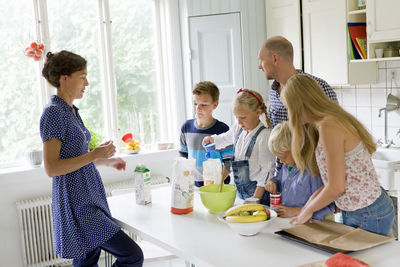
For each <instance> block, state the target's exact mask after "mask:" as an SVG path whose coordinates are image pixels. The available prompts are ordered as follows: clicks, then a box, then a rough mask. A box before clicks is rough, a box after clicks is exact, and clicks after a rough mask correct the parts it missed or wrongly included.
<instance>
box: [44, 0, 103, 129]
mask: <svg viewBox="0 0 400 267" xmlns="http://www.w3.org/2000/svg"><path fill="white" fill-rule="evenodd" d="M97 3H98V1H96V0H87V1H69V0H59V1H47V7H48V8H47V9H48V21H49V32H50V45H51V51H52V52H55V51H60V50H68V51H71V52H74V53H76V54H79V55H81V56H83V57H84V58H85V59H86V60H87V62H88V63H87V71H88V81H89V86H88V87H86V90H85V95H84V96H83V98H82V99H80V100H79V101H74V105H75V106H77V107H78V108H79V112H80V114H81V117H82V119H83V120H84V121H85V124H86V125H87V126H91V127H93V128H94V129H95V130H96V131H97V132H99V133H102V134H103V135H104V120H103V118H104V115H103V109H102V107H103V105H102V92H103V84H102V83H101V79H100V77H101V73H100V58H99V55H100V54H101V50H100V47H99V43H100V40H99V36H98V35H99V34H98V32H99V29H98V25H97V23H98V19H97V18H98V11H97Z"/></svg>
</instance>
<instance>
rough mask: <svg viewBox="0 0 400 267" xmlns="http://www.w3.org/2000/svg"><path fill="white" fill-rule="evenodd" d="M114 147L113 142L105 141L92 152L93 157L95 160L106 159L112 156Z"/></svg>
mask: <svg viewBox="0 0 400 267" xmlns="http://www.w3.org/2000/svg"><path fill="white" fill-rule="evenodd" d="M114 154H115V146H114V144H113V142H112V141H111V140H110V141H107V142H105V143H103V144H101V145H100V146H98V147H96V148H95V149H94V150H93V155H94V156H95V158H96V159H108V158H111V157H112V156H114Z"/></svg>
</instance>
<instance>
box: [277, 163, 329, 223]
mask: <svg viewBox="0 0 400 267" xmlns="http://www.w3.org/2000/svg"><path fill="white" fill-rule="evenodd" d="M288 167H289V166H288V165H286V164H283V165H282V168H281V169H280V171H279V172H278V174H277V175H276V176H275V177H273V178H271V180H270V181H272V182H274V183H275V184H276V190H277V191H278V192H281V205H282V206H286V207H295V208H302V207H304V205H305V204H306V202H307V201H308V199H309V198H310V197H311V195H312V194H313V193H314V192H315V191H317V190H318V189H319V188H320V187H321V186H322V180H321V177H320V176H316V177H312V176H311V174H310V173H309V172H307V171H304V173H303V176H300V170H299V169H297V167H296V166H293V168H292V169H291V170H290V171H289V169H288ZM334 209H335V208H334V205H333V203H331V204H329V205H328V206H326V207H325V208H323V209H320V210H319V211H316V212H314V214H313V217H312V218H313V219H314V220H323V219H324V216H325V215H327V214H329V213H331V212H333V211H334Z"/></svg>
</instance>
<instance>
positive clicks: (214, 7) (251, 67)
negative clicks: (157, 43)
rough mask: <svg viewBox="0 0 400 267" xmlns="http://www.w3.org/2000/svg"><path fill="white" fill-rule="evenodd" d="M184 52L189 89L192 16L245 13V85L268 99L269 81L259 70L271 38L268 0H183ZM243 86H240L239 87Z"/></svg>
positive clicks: (188, 107)
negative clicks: (262, 49) (262, 50)
mask: <svg viewBox="0 0 400 267" xmlns="http://www.w3.org/2000/svg"><path fill="white" fill-rule="evenodd" d="M179 5H180V17H181V32H182V40H183V41H182V42H183V45H182V47H183V50H184V51H183V55H184V71H185V91H186V92H188V91H189V89H188V88H191V87H192V85H191V81H190V77H191V74H190V60H189V50H188V48H189V43H188V40H189V39H188V35H187V34H188V18H189V17H191V16H205V15H216V14H223V13H232V12H239V13H240V15H241V30H242V52H243V76H244V77H243V78H244V79H243V81H244V87H245V88H248V89H253V90H257V91H259V92H260V93H261V95H262V96H263V98H264V100H267V99H268V81H267V80H266V79H265V76H264V73H263V72H262V71H260V70H258V65H259V62H258V50H259V49H260V47H261V45H262V43H263V42H264V41H265V40H266V39H267V34H266V25H265V2H264V0H201V1H199V0H179ZM238 89H239V88H238ZM186 101H187V103H186V109H187V111H188V112H187V115H188V116H191V112H190V111H191V109H192V108H191V104H192V103H191V95H190V94H187V96H186Z"/></svg>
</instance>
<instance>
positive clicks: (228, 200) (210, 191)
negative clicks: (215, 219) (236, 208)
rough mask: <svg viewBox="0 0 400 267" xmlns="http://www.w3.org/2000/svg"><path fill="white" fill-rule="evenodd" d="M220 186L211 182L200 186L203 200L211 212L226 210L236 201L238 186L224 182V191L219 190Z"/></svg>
mask: <svg viewBox="0 0 400 267" xmlns="http://www.w3.org/2000/svg"><path fill="white" fill-rule="evenodd" d="M219 186H220V185H219V184H210V185H205V186H202V187H200V198H201V202H203V205H204V206H205V207H206V208H207V209H208V211H209V212H211V213H221V212H225V211H226V210H228V209H229V208H230V207H232V206H233V203H235V198H236V186H233V185H230V184H224V185H223V187H222V192H218V190H219Z"/></svg>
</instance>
